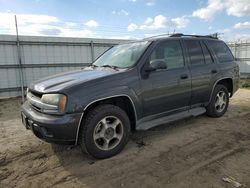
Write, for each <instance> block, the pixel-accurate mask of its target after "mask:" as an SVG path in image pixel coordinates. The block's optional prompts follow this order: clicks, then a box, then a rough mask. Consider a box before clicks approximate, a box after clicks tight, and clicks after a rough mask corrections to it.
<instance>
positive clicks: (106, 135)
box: [79, 104, 130, 159]
mask: <svg viewBox="0 0 250 188" xmlns="http://www.w3.org/2000/svg"><path fill="white" fill-rule="evenodd" d="M79 133H80V137H79V144H80V146H81V149H82V151H83V152H87V153H88V154H89V155H91V156H92V157H94V158H97V159H105V158H109V157H112V156H114V155H116V154H118V153H120V152H121V151H122V149H123V148H124V147H125V145H126V144H127V142H128V139H129V134H130V121H129V118H128V116H127V114H126V113H125V112H124V111H123V110H122V109H121V108H119V107H117V106H114V105H110V104H104V105H100V106H97V107H95V108H94V109H92V110H91V111H90V112H89V113H88V114H87V115H86V117H85V118H84V120H83V124H82V126H81V129H80V132H79Z"/></svg>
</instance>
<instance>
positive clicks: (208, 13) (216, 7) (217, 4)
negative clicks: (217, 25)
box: [193, 0, 224, 21]
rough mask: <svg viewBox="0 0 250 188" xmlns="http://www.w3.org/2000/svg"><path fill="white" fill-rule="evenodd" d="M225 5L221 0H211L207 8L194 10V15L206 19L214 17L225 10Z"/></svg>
mask: <svg viewBox="0 0 250 188" xmlns="http://www.w3.org/2000/svg"><path fill="white" fill-rule="evenodd" d="M223 8H224V5H223V4H222V2H221V0H209V1H208V6H207V7H206V8H201V9H198V10H196V11H194V12H193V16H196V17H199V18H201V19H204V20H206V21H208V20H211V19H213V18H214V16H215V14H216V13H217V12H219V11H221V10H223Z"/></svg>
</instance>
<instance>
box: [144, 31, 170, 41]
mask: <svg viewBox="0 0 250 188" xmlns="http://www.w3.org/2000/svg"><path fill="white" fill-rule="evenodd" d="M162 36H168V37H169V36H171V34H168V33H165V34H160V35H154V36H151V37H146V38H144V40H147V39H153V38H156V37H162Z"/></svg>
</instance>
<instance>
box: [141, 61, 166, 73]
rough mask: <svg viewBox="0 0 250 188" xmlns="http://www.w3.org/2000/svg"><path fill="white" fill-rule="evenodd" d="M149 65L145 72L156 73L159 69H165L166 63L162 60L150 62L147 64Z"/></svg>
mask: <svg viewBox="0 0 250 188" xmlns="http://www.w3.org/2000/svg"><path fill="white" fill-rule="evenodd" d="M149 64H150V65H149V66H148V67H147V68H145V71H146V72H152V71H156V70H159V69H167V65H166V62H165V61H164V60H162V59H155V60H152V61H150V63H149Z"/></svg>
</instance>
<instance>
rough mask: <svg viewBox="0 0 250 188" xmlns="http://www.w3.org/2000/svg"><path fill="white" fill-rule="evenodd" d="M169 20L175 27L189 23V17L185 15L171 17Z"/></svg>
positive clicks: (181, 26) (183, 26)
mask: <svg viewBox="0 0 250 188" xmlns="http://www.w3.org/2000/svg"><path fill="white" fill-rule="evenodd" d="M171 21H172V24H173V26H174V27H176V28H177V29H180V28H185V27H187V25H188V24H189V19H187V18H185V17H179V18H173V19H171Z"/></svg>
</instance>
